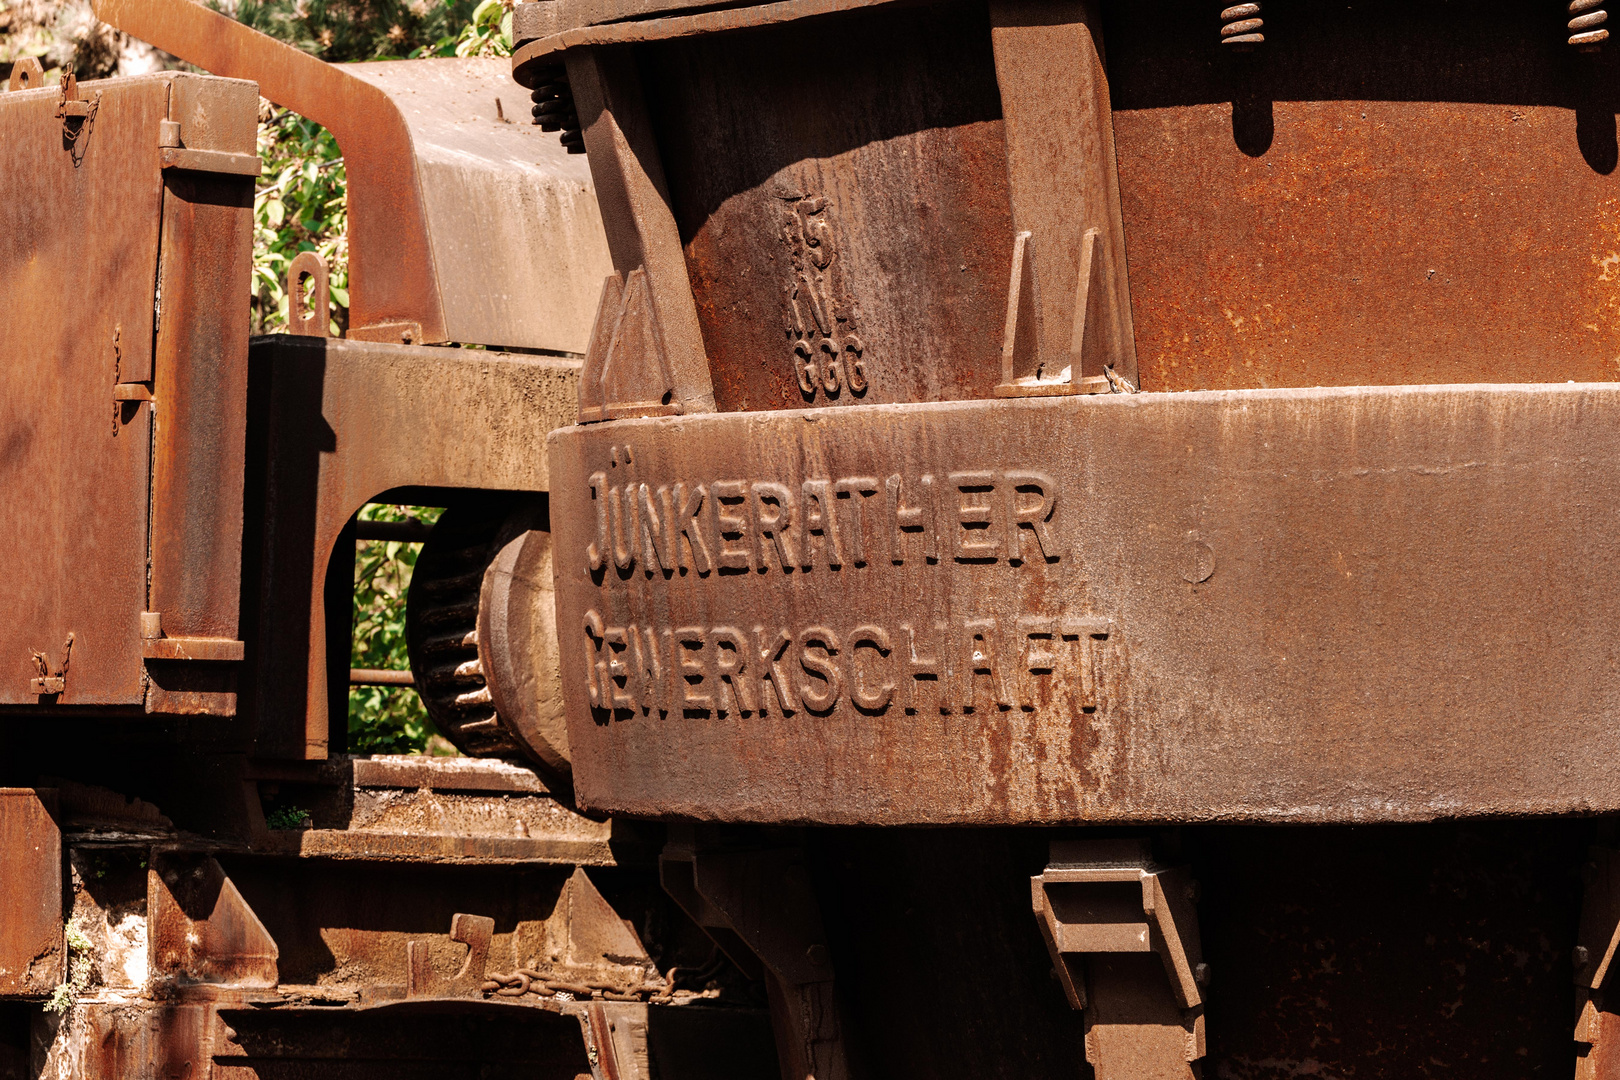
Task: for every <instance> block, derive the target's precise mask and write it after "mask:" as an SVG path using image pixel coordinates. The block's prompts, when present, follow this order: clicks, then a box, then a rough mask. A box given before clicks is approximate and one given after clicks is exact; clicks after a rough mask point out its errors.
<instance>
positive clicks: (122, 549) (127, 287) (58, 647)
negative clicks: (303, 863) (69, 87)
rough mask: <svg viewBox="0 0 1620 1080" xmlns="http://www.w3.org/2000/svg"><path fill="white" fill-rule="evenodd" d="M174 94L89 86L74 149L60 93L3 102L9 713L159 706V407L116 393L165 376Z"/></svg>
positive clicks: (0, 255)
mask: <svg viewBox="0 0 1620 1080" xmlns="http://www.w3.org/2000/svg"><path fill="white" fill-rule="evenodd" d="M171 79H172V77H144V78H136V79H121V80H113V81H108V82H94V83H90V82H87V83H81V84H80V85H79V94H80V97H81V98H82V99H86V100H89V101H92V102H94V103H95V105H94V108H95V112H94V114H93V115H92V116H90V117H88V118H86V120H85V121H84V122H83V123H82V124H81V125H79V131H78V134H77V135H76V137H74V138H71V139H70V138H68V137H66V135H65V134H64V131H65V130H66V129H65V127H64V121H63V120H62V119H60V118H58V109H59V108H60V107H61V103H60V99H61V88H60V87H55V86H51V87H44V88H42V89H39V90H27V91H21V92H17V93H10V94H6V95H5V96H4V97H3V98H0V146H4V147H5V148H6V163H5V165H4V166H3V167H0V188H4V189H5V190H6V191H8V192H11V193H13V194H12V195H11V196H10V197H8V198H6V199H3V200H0V266H4V267H5V275H6V278H5V281H6V285H5V288H4V289H0V357H3V358H4V361H3V364H4V369H3V370H4V374H5V377H6V394H5V397H4V400H3V402H0V502H3V503H4V505H5V507H6V509H5V511H4V512H3V513H0V549H3V550H5V551H6V552H8V553H10V558H11V560H12V567H11V569H10V570H9V571H8V572H6V573H4V574H0V613H4V616H5V618H4V625H3V626H0V706H13V705H24V706H38V705H40V704H51V705H60V706H75V705H107V704H112V705H120V704H121V705H130V706H135V705H139V704H140V703H141V702H142V701H143V699H144V697H145V687H144V685H143V684H142V673H143V668H142V663H141V648H140V636H139V634H140V621H139V620H140V612H141V611H142V610H143V609H144V608H145V605H146V599H147V592H146V587H147V532H148V519H147V511H148V501H149V474H150V468H151V446H152V409H151V406H149V405H146V404H142V403H141V402H139V401H127V402H125V401H118V400H115V399H114V397H113V387H114V385H115V384H117V383H120V382H122V383H139V382H146V381H148V380H150V379H151V378H152V341H153V291H154V289H153V286H154V282H155V280H156V278H157V271H158V246H159V245H158V241H159V222H160V213H161V209H162V204H163V179H162V170H161V169H160V168H159V163H158V130H159V125H160V124H161V123H162V122H163V121H164V120H165V119H167V118H168V116H169V105H170V101H169V94H170V82H171ZM24 193H27V194H26V196H25V195H24ZM70 636H71V645H70V644H69V639H70ZM35 680H42V681H40V682H37V683H36V681H35ZM57 680H59V681H57Z"/></svg>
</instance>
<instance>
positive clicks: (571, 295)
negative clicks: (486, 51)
mask: <svg viewBox="0 0 1620 1080" xmlns="http://www.w3.org/2000/svg"><path fill="white" fill-rule="evenodd" d="M343 70H344V71H346V72H348V73H350V74H352V75H355V76H357V77H358V78H360V79H363V80H365V81H366V82H368V83H371V84H372V85H373V86H376V87H377V88H378V89H380V90H381V91H382V92H383V93H385V94H387V95H388V96H389V97H390V98H392V99H393V101H394V103H395V104H396V105H397V106H398V107H399V110H400V113H401V115H402V116H403V117H404V118H405V123H406V126H408V127H409V128H410V132H411V142H412V148H413V149H414V150H415V152H416V160H417V168H418V173H419V175H420V177H421V183H422V200H423V204H424V207H425V209H426V211H427V220H428V239H429V244H430V246H431V248H432V251H433V264H434V271H435V273H436V275H437V277H438V281H439V290H440V295H441V296H442V298H443V302H444V320H445V329H446V331H447V333H448V334H449V336H450V339H451V340H454V341H461V342H469V343H476V344H480V345H496V346H505V347H516V348H526V349H553V350H558V351H561V352H575V353H584V351H585V346H586V343H587V340H588V339H589V337H590V332H591V319H592V318H593V317H594V316H595V314H596V301H597V298H598V297H599V296H600V295H601V292H602V279H603V278H605V277H607V276H608V275H609V274H611V273H612V272H613V265H612V263H611V262H610V261H609V259H608V251H607V238H606V237H605V236H604V234H603V232H602V218H601V214H600V212H599V211H598V210H597V206H596V194H595V191H594V189H593V188H592V187H591V171H590V168H589V167H588V166H587V165H586V163H585V158H584V156H583V155H575V154H569V153H568V152H567V151H566V150H565V149H563V146H562V143H561V142H559V141H558V136H557V133H556V132H545V131H541V130H540V129H539V128H538V127H536V126H534V125H533V124H531V123H530V122H529V95H528V92H527V91H525V90H524V89H523V88H522V87H521V86H519V85H517V84H516V83H514V82H513V81H512V72H511V64H510V62H509V61H507V60H504V59H499V58H493V57H492V58H486V59H448V58H446V59H433V60H407V61H398V60H395V61H389V62H386V63H376V64H353V65H345V66H344V68H343ZM497 99H498V100H499V101H500V113H499V114H498V113H497V110H496V101H497ZM503 116H504V119H503V118H502V117H503Z"/></svg>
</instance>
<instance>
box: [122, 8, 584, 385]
mask: <svg viewBox="0 0 1620 1080" xmlns="http://www.w3.org/2000/svg"><path fill="white" fill-rule="evenodd" d="M94 6H95V10H96V14H97V15H98V16H99V17H100V18H102V19H104V20H106V21H107V22H108V23H110V24H112V25H113V26H116V27H118V28H119V29H121V30H124V31H125V32H127V33H129V34H132V35H134V36H135V37H138V38H140V39H141V40H143V41H146V42H148V43H150V44H152V45H155V46H156V47H158V48H160V49H164V50H166V51H168V52H171V53H173V54H174V55H176V56H179V57H181V58H182V59H184V60H187V61H189V62H191V63H194V64H196V65H198V66H199V67H201V68H203V69H205V70H207V71H210V72H213V73H214V74H216V75H224V76H230V77H233V78H242V79H252V80H254V81H255V82H257V83H258V84H259V90H260V92H261V93H262V94H264V95H265V97H267V98H269V99H270V100H271V101H273V102H275V103H276V104H278V105H282V106H285V107H287V108H289V109H292V110H293V111H294V112H296V113H299V114H300V115H302V116H306V117H308V118H309V119H311V120H314V121H315V122H316V123H319V124H321V125H322V126H323V127H325V128H327V129H328V130H329V131H330V132H331V133H332V134H333V136H335V137H336V139H337V141H338V145H339V147H341V148H342V150H343V158H344V168H345V171H346V173H347V176H348V191H349V199H350V203H349V231H348V252H349V271H350V275H351V276H350V287H349V298H350V301H351V307H350V322H349V330H348V336H349V337H350V338H352V339H356V340H365V341H377V342H392V343H394V344H400V343H404V344H417V345H421V344H430V343H436V342H461V343H471V344H479V345H490V346H498V347H503V348H524V349H543V350H550V351H558V352H572V353H580V352H584V350H585V341H586V337H587V334H588V333H589V330H590V310H591V301H592V300H593V299H594V298H595V295H596V290H597V286H598V283H599V282H600V281H601V279H602V276H603V275H604V274H606V273H607V268H608V262H607V253H606V250H605V245H604V242H603V239H602V227H601V222H600V218H599V216H598V213H597V209H596V203H595V198H594V196H593V194H592V191H591V185H590V177H589V174H588V172H587V170H586V169H585V167H584V165H583V163H581V162H580V161H578V160H577V159H575V158H571V157H570V156H569V155H568V153H567V151H566V150H565V148H563V146H562V145H561V144H560V143H559V142H558V140H557V138H556V137H555V136H552V135H548V134H546V133H543V132H542V131H540V130H538V129H536V128H534V127H532V126H531V125H529V124H526V123H522V122H521V116H520V114H521V112H522V111H523V110H522V109H521V108H519V107H518V105H519V102H520V101H521V98H520V96H519V95H520V93H521V91H519V90H518V89H517V88H515V87H513V86H512V84H511V82H510V79H509V77H508V76H507V75H506V69H505V63H504V61H501V60H496V59H483V60H480V59H427V60H411V61H388V62H379V63H369V64H341V65H337V64H328V63H325V62H323V61H321V60H319V59H317V58H315V57H313V56H310V55H308V54H306V53H303V52H300V51H299V50H297V49H295V48H293V47H292V46H290V45H285V44H283V43H281V42H279V41H276V40H275V39H273V38H270V37H267V36H265V35H264V34H260V33H258V32H257V31H254V30H252V29H249V28H248V27H246V26H243V25H242V24H240V23H238V22H236V21H235V20H233V19H231V18H229V17H227V16H226V15H223V14H220V13H219V12H217V11H213V10H211V9H209V8H208V7H207V6H206V5H202V4H195V3H191V2H190V0H97V2H96V4H95V5H94ZM508 114H510V115H508ZM512 116H519V121H514V120H512V119H511V117H512Z"/></svg>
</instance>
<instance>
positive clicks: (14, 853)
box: [0, 788, 67, 997]
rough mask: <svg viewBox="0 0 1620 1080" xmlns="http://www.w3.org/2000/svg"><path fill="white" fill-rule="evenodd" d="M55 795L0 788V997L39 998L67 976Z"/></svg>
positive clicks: (25, 789)
mask: <svg viewBox="0 0 1620 1080" xmlns="http://www.w3.org/2000/svg"><path fill="white" fill-rule="evenodd" d="M55 815H56V792H55V791H53V790H50V789H44V790H35V789H33V788H0V867H4V868H5V882H6V889H5V907H4V910H3V911H0V995H9V994H18V995H26V996H30V997H32V996H42V995H45V994H48V993H50V992H51V989H52V988H53V987H55V986H56V984H57V983H59V982H62V981H63V980H64V979H65V978H66V977H67V964H66V962H65V960H66V958H65V957H64V955H63V952H64V950H63V946H62V833H61V830H60V829H59V828H58V827H57V824H56V820H55Z"/></svg>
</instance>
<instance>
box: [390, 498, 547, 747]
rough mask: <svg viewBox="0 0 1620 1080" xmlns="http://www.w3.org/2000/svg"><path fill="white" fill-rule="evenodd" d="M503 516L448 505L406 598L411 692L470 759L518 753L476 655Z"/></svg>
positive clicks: (432, 534)
mask: <svg viewBox="0 0 1620 1080" xmlns="http://www.w3.org/2000/svg"><path fill="white" fill-rule="evenodd" d="M501 521H502V518H501V517H499V516H495V515H489V514H480V513H478V512H476V510H475V509H474V508H471V507H468V508H465V509H463V508H460V507H452V508H450V509H449V510H446V511H445V512H444V515H443V516H442V517H441V518H440V519H439V523H438V525H436V526H435V527H434V530H433V532H432V533H431V534H429V536H428V539H427V542H426V543H424V544H423V545H422V553H421V555H419V556H418V557H417V560H416V569H415V571H414V572H413V574H412V576H411V588H410V594H409V596H408V597H407V599H406V616H405V640H406V645H407V648H408V649H409V651H410V656H411V670H412V671H413V672H415V674H416V684H417V689H418V691H419V692H420V693H421V695H422V704H423V705H424V706H425V707H426V708H427V712H428V715H429V716H430V717H432V718H433V722H434V724H435V725H437V726H438V728H439V730H440V731H442V732H443V733H444V736H445V738H447V739H449V740H450V741H451V742H452V743H454V744H455V746H456V748H457V749H458V750H460V751H461V752H462V753H464V754H467V755H470V756H472V757H515V756H521V755H522V753H523V751H522V748H521V747H520V746H519V745H518V743H517V741H516V740H515V739H514V738H513V737H512V736H511V734H510V733H509V732H507V730H506V728H505V727H504V726H503V725H502V724H501V722H500V720H499V719H498V718H497V717H496V715H495V707H494V704H493V702H492V699H491V697H490V693H489V686H488V685H487V684H486V682H485V681H484V668H483V664H482V663H481V662H480V660H479V658H478V598H479V591H480V589H481V588H482V586H483V581H484V569H485V567H487V566H488V565H489V563H490V560H491V559H493V558H494V556H495V538H496V533H497V532H498V531H499V529H500V527H501Z"/></svg>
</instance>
